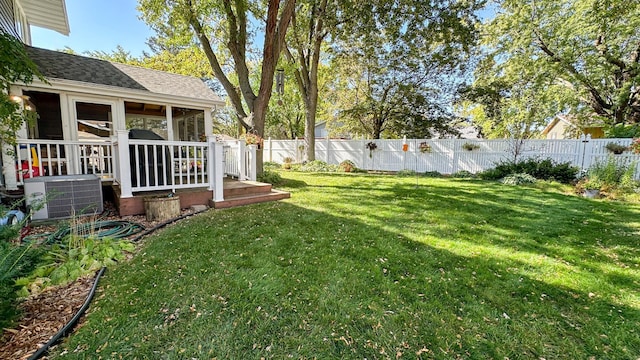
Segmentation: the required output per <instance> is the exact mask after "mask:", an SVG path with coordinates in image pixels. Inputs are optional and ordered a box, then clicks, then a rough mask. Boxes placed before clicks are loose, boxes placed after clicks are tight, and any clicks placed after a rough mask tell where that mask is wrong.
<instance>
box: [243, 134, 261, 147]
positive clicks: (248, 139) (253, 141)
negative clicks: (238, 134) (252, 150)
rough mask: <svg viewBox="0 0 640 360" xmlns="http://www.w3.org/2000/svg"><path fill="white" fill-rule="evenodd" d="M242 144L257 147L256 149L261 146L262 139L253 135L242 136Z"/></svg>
mask: <svg viewBox="0 0 640 360" xmlns="http://www.w3.org/2000/svg"><path fill="white" fill-rule="evenodd" d="M244 142H245V144H247V145H258V149H260V147H261V146H262V137H260V135H258V134H254V133H246V134H244Z"/></svg>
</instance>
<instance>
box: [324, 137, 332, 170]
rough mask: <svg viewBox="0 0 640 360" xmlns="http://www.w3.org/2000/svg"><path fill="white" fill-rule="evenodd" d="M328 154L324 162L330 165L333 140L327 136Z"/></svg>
mask: <svg viewBox="0 0 640 360" xmlns="http://www.w3.org/2000/svg"><path fill="white" fill-rule="evenodd" d="M326 148H327V153H326V154H325V159H324V161H325V162H326V163H327V164H328V163H329V159H331V139H330V138H329V136H327V146H326Z"/></svg>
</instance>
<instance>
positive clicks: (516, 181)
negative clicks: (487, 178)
mask: <svg viewBox="0 0 640 360" xmlns="http://www.w3.org/2000/svg"><path fill="white" fill-rule="evenodd" d="M500 182H501V183H503V184H505V185H523V184H533V183H535V182H536V178H534V177H533V176H531V175H529V174H524V173H520V174H511V175H507V176H505V177H504V178H502V180H500Z"/></svg>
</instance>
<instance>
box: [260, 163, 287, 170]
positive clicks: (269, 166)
mask: <svg viewBox="0 0 640 360" xmlns="http://www.w3.org/2000/svg"><path fill="white" fill-rule="evenodd" d="M262 168H263V169H264V170H270V171H273V170H278V169H280V168H282V165H280V164H278V163H277V162H274V161H265V162H264V163H263V164H262Z"/></svg>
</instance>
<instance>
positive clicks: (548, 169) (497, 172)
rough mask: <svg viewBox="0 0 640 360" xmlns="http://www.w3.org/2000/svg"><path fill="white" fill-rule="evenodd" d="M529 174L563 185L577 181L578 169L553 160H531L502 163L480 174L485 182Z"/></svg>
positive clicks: (567, 163)
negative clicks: (512, 175)
mask: <svg viewBox="0 0 640 360" xmlns="http://www.w3.org/2000/svg"><path fill="white" fill-rule="evenodd" d="M523 173H524V174H529V175H531V176H533V177H534V178H536V179H538V180H555V181H558V182H561V183H565V184H568V183H571V182H572V181H574V180H575V179H576V175H577V174H578V168H577V167H575V166H572V165H571V163H570V162H566V163H556V162H555V161H553V160H552V159H544V160H540V159H535V158H529V159H525V160H522V161H519V162H515V163H514V162H511V161H507V162H501V163H498V164H497V165H496V167H494V168H493V169H489V170H486V171H483V172H482V173H480V178H482V179H485V180H499V179H502V178H504V177H506V176H508V175H511V174H523Z"/></svg>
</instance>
